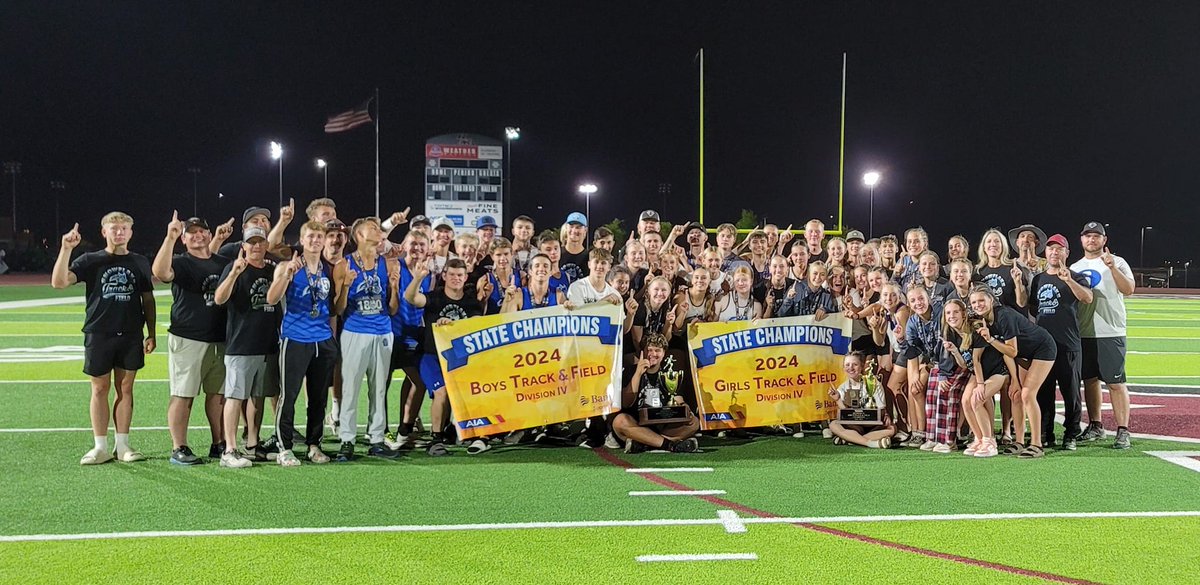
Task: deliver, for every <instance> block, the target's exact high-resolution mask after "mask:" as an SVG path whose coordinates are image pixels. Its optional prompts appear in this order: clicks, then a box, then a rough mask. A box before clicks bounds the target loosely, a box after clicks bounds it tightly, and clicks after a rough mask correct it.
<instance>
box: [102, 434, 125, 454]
mask: <svg viewBox="0 0 1200 585" xmlns="http://www.w3.org/2000/svg"><path fill="white" fill-rule="evenodd" d="M105 442H106V443H107V440H106V441H105ZM129 450H130V449H129V433H117V453H124V452H126V451H129Z"/></svg>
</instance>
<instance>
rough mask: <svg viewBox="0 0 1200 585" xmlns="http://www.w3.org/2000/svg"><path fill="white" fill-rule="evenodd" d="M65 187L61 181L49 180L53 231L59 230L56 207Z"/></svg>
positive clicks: (57, 231)
mask: <svg viewBox="0 0 1200 585" xmlns="http://www.w3.org/2000/svg"><path fill="white" fill-rule="evenodd" d="M66 189H67V184H66V183H64V182H62V181H50V190H51V191H54V233H56V234H57V233H60V232H59V223H58V207H59V202H60V201H61V200H62V192H63V191H65V190H66Z"/></svg>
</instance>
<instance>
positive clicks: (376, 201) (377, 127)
mask: <svg viewBox="0 0 1200 585" xmlns="http://www.w3.org/2000/svg"><path fill="white" fill-rule="evenodd" d="M375 217H379V88H378V87H377V88H375Z"/></svg>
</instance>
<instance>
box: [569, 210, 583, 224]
mask: <svg viewBox="0 0 1200 585" xmlns="http://www.w3.org/2000/svg"><path fill="white" fill-rule="evenodd" d="M567 223H577V224H579V225H581V226H583V227H587V216H586V215H584V214H582V213H579V212H578V211H572V212H571V214H570V215H568V216H567Z"/></svg>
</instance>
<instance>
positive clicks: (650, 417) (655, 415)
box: [638, 356, 692, 426]
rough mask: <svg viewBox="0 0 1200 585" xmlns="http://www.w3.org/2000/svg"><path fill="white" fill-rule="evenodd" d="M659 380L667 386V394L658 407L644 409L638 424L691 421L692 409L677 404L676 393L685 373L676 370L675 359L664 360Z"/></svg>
mask: <svg viewBox="0 0 1200 585" xmlns="http://www.w3.org/2000/svg"><path fill="white" fill-rule="evenodd" d="M659 379H660V380H662V383H663V385H664V386H666V393H665V395H663V397H662V399H661V402H660V403H659V405H658V406H647V407H643V408H642V409H641V410H640V411H639V413H638V415H639V416H638V424H640V425H642V426H646V425H665V424H674V423H681V422H687V421H688V420H690V419H691V416H692V409H691V408H689V407H688V405H686V404H676V403H675V396H676V392H677V391H678V390H679V381H680V380H681V379H683V372H682V371H679V370H676V369H675V358H674V357H672V356H667V358H666V359H665V360H663V367H662V369H661V370H659Z"/></svg>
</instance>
